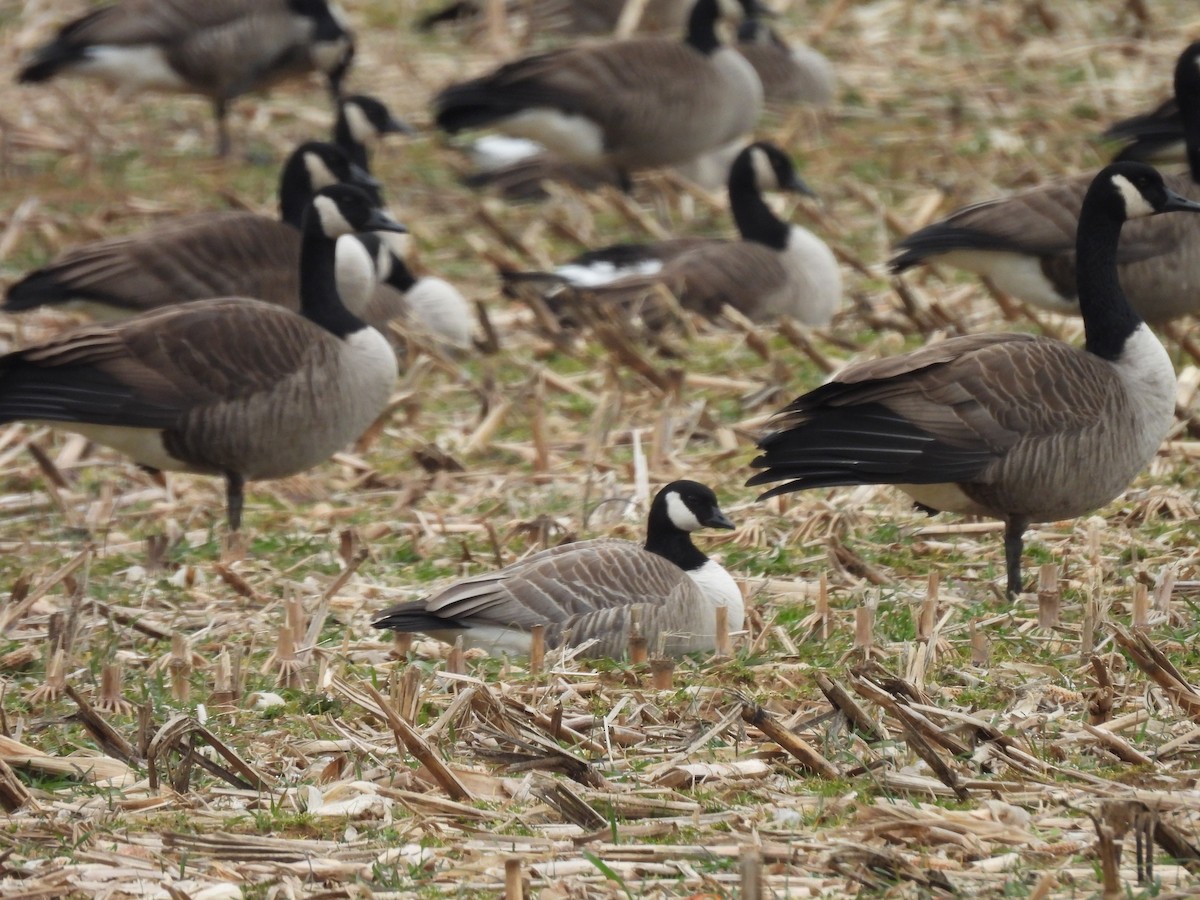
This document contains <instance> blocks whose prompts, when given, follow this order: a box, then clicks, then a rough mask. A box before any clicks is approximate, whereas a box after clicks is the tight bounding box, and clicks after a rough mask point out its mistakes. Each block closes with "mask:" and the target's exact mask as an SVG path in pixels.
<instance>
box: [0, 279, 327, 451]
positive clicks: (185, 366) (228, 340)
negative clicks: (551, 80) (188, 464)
mask: <svg viewBox="0 0 1200 900" xmlns="http://www.w3.org/2000/svg"><path fill="white" fill-rule="evenodd" d="M327 340H334V339H333V338H332V337H331V336H329V335H328V334H327V333H326V332H324V331H322V330H321V329H320V328H319V327H318V326H316V325H314V324H313V323H311V322H309V321H308V320H307V319H304V318H303V317H301V316H298V315H296V314H295V313H292V312H289V311H288V310H285V309H281V308H280V307H277V306H271V305H269V304H266V303H261V302H259V301H255V300H242V299H226V300H219V301H205V302H201V303H191V304H183V305H181V306H177V307H173V308H169V309H163V310H159V311H156V312H152V313H148V314H146V315H144V316H139V317H137V318H136V319H130V320H128V321H125V322H120V323H116V324H113V325H95V326H85V327H83V328H79V329H75V330H73V331H70V332H67V333H65V334H63V335H61V336H59V337H56V338H54V339H51V340H49V341H46V342H44V343H42V344H39V345H37V346H34V347H29V348H26V349H24V350H18V351H15V352H13V353H10V354H8V355H7V356H4V357H2V358H0V421H12V420H15V419H35V420H42V421H57V422H81V423H90V424H97V425H124V426H132V427H147V428H166V427H170V426H172V425H175V424H177V423H178V422H179V421H180V419H181V417H183V416H185V415H187V414H188V413H190V412H194V411H196V410H197V409H199V408H202V407H205V406H209V405H213V404H218V403H222V402H226V401H242V400H244V399H245V398H248V397H252V396H254V395H256V394H265V393H268V392H272V391H274V390H277V389H278V388H279V386H280V383H281V382H283V381H285V380H286V379H289V378H299V380H301V381H302V380H303V378H304V377H306V376H307V374H308V372H309V368H310V367H311V366H313V365H314V364H315V362H316V357H317V356H319V355H320V354H322V353H324V352H325V350H326V349H327V348H326V346H325V345H326V342H327Z"/></svg>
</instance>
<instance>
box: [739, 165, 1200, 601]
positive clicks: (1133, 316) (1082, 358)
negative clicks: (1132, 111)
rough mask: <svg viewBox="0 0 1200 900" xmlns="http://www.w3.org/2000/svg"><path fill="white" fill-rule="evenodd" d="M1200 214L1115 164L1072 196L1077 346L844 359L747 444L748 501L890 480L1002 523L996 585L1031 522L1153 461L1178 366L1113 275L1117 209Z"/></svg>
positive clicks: (1101, 494)
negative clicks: (1078, 205) (1080, 334)
mask: <svg viewBox="0 0 1200 900" xmlns="http://www.w3.org/2000/svg"><path fill="white" fill-rule="evenodd" d="M1170 210H1184V211H1188V212H1200V203H1197V202H1195V201H1193V200H1188V199H1186V198H1184V197H1182V196H1180V195H1179V194H1177V193H1175V192H1174V191H1172V190H1171V189H1170V188H1169V187H1168V186H1167V185H1166V184H1165V183H1164V180H1163V178H1162V176H1161V175H1159V173H1158V172H1157V171H1155V170H1154V169H1152V168H1151V167H1149V166H1147V165H1144V164H1142V163H1130V162H1124V163H1115V164H1113V165H1110V166H1108V167H1107V168H1105V169H1103V170H1102V171H1101V172H1100V173H1099V174H1098V175H1097V176H1096V177H1095V178H1094V179H1093V181H1092V184H1091V186H1090V187H1089V188H1088V192H1087V195H1086V196H1085V197H1084V200H1083V208H1082V210H1081V212H1080V221H1079V228H1078V239H1077V262H1076V270H1077V271H1076V277H1077V279H1078V282H1079V296H1080V307H1081V312H1082V314H1083V324H1084V333H1085V335H1086V342H1085V344H1084V346H1083V347H1082V348H1080V347H1074V346H1072V345H1070V344H1067V343H1064V342H1062V341H1058V340H1054V339H1051V338H1047V337H1041V336H1034V335H1030V334H995V333H994V334H981V335H967V336H963V337H954V338H949V339H947V340H944V341H941V342H938V343H934V344H930V345H927V346H925V347H922V348H920V349H918V350H915V351H913V352H911V353H906V354H903V355H901V356H897V357H891V358H888V359H881V360H871V361H866V362H860V363H856V364H854V365H851V366H848V367H847V368H846V369H844V370H842V371H841V372H840V373H838V374H837V375H836V376H834V378H833V379H832V380H831V381H829V382H828V383H826V384H824V385H822V386H821V387H819V388H817V389H815V390H813V391H810V392H809V393H807V394H804V395H803V396H801V397H799V398H797V399H796V400H794V401H792V403H791V404H790V405H789V406H787V407H786V408H785V409H783V410H782V411H781V412H780V413H779V414H778V415H777V417H776V418H775V420H774V429H775V430H773V431H771V432H770V433H768V434H766V435H764V436H763V437H761V438H760V439H759V440H758V446H759V448H760V449H761V450H762V454H761V455H760V456H758V457H757V458H756V459H755V460H754V461H753V462H752V463H751V466H753V467H754V468H757V469H763V470H764V471H762V472H759V473H758V474H756V475H754V476H753V477H752V478H750V479H749V481H748V482H747V484H748V485H761V484H767V483H770V482H775V481H783V482H784V484H781V485H778V486H776V487H774V488H771V489H770V490H768V491H767V492H766V493H764V494H762V496H761V497H760V498H759V499H764V498H766V497H773V496H776V495H778V494H784V493H787V492H789V491H798V490H804V489H807V488H819V487H833V486H836V485H857V484H894V485H896V486H897V487H899V488H900V489H901V490H902V491H904V492H905V493H906V494H908V495H909V496H910V497H912V498H913V500H915V501H916V503H917V505H918V507H920V508H922V509H925V510H926V511H928V512H931V513H932V512H936V511H944V512H957V513H966V514H970V515H984V516H991V517H993V518H997V519H1001V520H1003V521H1004V523H1005V529H1004V557H1005V564H1006V573H1007V585H1008V593H1009V594H1013V595H1015V594H1018V593H1019V592H1020V590H1021V553H1022V549H1023V540H1024V533H1025V530H1026V528H1027V527H1028V526H1029V525H1030V524H1031V523H1033V522H1046V521H1056V520H1058V519H1067V518H1073V517H1075V516H1080V515H1083V514H1085V513H1088V512H1091V511H1093V510H1095V509H1098V508H1099V507H1101V506H1103V505H1104V504H1106V503H1108V502H1109V501H1110V500H1112V499H1113V498H1114V497H1116V496H1117V495H1118V494H1119V493H1121V491H1123V490H1124V489H1125V488H1126V487H1127V486H1128V484H1129V482H1130V481H1131V480H1132V479H1133V477H1134V476H1135V475H1137V473H1138V472H1139V471H1141V469H1142V468H1143V467H1144V466H1145V465H1146V463H1147V462H1149V460H1150V458H1151V457H1153V456H1154V454H1155V452H1156V451H1157V450H1158V447H1159V445H1160V444H1161V443H1162V440H1163V438H1164V437H1165V436H1166V434H1167V431H1168V430H1169V429H1170V427H1171V423H1172V421H1173V420H1174V412H1175V372H1174V370H1173V369H1172V367H1171V360H1170V358H1169V357H1168V355H1167V352H1166V350H1165V349H1164V348H1163V346H1162V344H1161V343H1159V341H1158V339H1157V338H1156V337H1155V336H1154V334H1153V332H1151V331H1150V329H1149V328H1148V327H1147V326H1146V324H1145V323H1144V322H1143V321H1142V320H1141V319H1140V318H1139V317H1138V314H1137V313H1136V312H1135V311H1134V309H1133V307H1131V306H1130V305H1129V303H1128V301H1127V300H1126V299H1125V293H1124V292H1123V291H1122V289H1121V283H1120V282H1119V281H1118V280H1117V255H1118V254H1117V244H1118V240H1119V238H1120V236H1121V228H1122V225H1124V223H1125V221H1126V219H1134V218H1137V217H1141V216H1148V215H1152V214H1154V213H1162V212H1167V211H1170Z"/></svg>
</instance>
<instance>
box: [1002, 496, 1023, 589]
mask: <svg viewBox="0 0 1200 900" xmlns="http://www.w3.org/2000/svg"><path fill="white" fill-rule="evenodd" d="M1028 527H1029V519H1027V518H1026V517H1024V516H1009V517H1008V518H1007V519H1006V520H1005V522H1004V566H1005V569H1006V570H1007V572H1008V596H1010V597H1016V596H1017V595H1018V594H1020V593H1021V552H1022V551H1023V550H1024V549H1025V543H1024V535H1025V529H1026V528H1028Z"/></svg>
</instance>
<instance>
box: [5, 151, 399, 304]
mask: <svg viewBox="0 0 1200 900" xmlns="http://www.w3.org/2000/svg"><path fill="white" fill-rule="evenodd" d="M340 182H346V183H350V184H356V185H358V186H359V187H362V188H364V189H367V190H369V191H371V192H374V191H375V188H376V187H377V185H378V182H377V181H375V179H373V178H372V177H371V176H370V175H369V174H368V173H367V172H365V171H364V170H362V169H360V168H358V167H357V166H355V165H353V164H352V163H351V162H350V160H349V159H347V158H346V155H345V154H344V153H343V152H342V151H341V150H339V149H338V148H337V147H335V146H333V145H332V144H328V143H321V142H308V143H305V144H301V145H300V146H299V147H297V148H296V150H294V151H293V152H292V155H291V156H290V157H288V161H287V163H286V164H285V165H284V167H283V172H282V174H281V176H280V181H279V209H280V219H279V220H276V219H272V218H269V217H267V216H263V215H259V214H258V213H252V212H245V211H223V212H207V213H197V214H193V215H189V216H179V217H176V218H173V219H170V220H167V221H164V222H162V223H159V224H156V225H155V226H154V227H153V228H151V229H148V230H146V231H141V232H137V233H135V234H132V235H126V236H123V237H119V238H110V239H107V240H102V241H95V242H93V243H90V244H83V245H82V246H79V247H75V248H73V249H71V250H68V251H67V252H66V253H64V254H63V255H62V256H60V257H59V258H58V259H56V260H54V261H53V262H51V263H50V264H48V265H46V266H43V267H42V268H40V269H37V270H36V271H34V272H31V273H30V274H28V275H26V276H25V277H24V278H23V279H21V280H20V281H18V282H16V283H15V284H13V285H12V286H11V287H10V288H9V289H8V294H7V296H6V298H5V301H4V305H3V307H2V308H3V310H4V312H21V311H24V310H29V309H34V308H35V307H39V306H50V305H58V306H63V307H65V308H66V309H68V310H70V311H78V312H84V313H86V314H88V315H90V316H91V317H92V318H94V319H99V320H113V319H123V318H127V317H128V316H131V315H136V314H138V313H142V312H146V311H147V310H151V309H157V308H159V307H163V306H175V305H178V304H180V303H183V302H186V301H188V300H203V299H207V298H212V297H235V296H236V297H254V298H256V299H258V300H265V301H266V302H268V303H277V304H280V305H283V306H287V307H290V308H291V309H298V308H299V302H300V288H299V282H298V278H299V271H300V268H299V262H300V245H301V238H300V224H301V219H302V217H303V215H304V211H305V210H306V209H307V208H308V204H309V202H310V201H311V199H312V196H313V194H314V193H315V192H316V191H317V190H319V189H320V188H323V187H329V186H330V185H334V184H338V183H340Z"/></svg>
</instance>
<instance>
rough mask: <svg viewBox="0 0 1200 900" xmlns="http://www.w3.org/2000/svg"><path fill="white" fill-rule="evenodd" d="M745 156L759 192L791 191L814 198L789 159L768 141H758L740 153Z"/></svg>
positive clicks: (814, 195) (813, 194)
mask: <svg viewBox="0 0 1200 900" xmlns="http://www.w3.org/2000/svg"><path fill="white" fill-rule="evenodd" d="M742 152H743V153H744V154H746V155H747V157H748V159H749V162H750V166H751V169H752V171H753V173H754V183H755V185H756V186H757V187H758V189H759V191H792V192H794V193H797V194H804V195H805V196H807V197H816V196H817V195H816V193H815V192H814V191H813V189H812V188H810V187H809V186H808V185H807V184H806V183H805V182H804V180H803V179H802V178H801V177H800V175H799V174H798V173H797V172H796V166H795V164H794V163H793V162H792V160H791V157H789V156H788V155H787V154H786V153H784V152H783V151H782V150H780V149H779V148H778V147H777V146H775V145H774V144H772V143H771V142H770V141H758V142H756V143H754V144H751V145H750V146H749V147H747V148H746V149H745V150H743V151H742Z"/></svg>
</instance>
